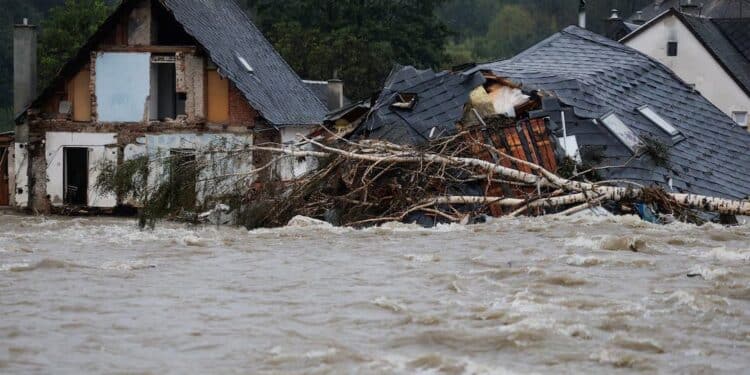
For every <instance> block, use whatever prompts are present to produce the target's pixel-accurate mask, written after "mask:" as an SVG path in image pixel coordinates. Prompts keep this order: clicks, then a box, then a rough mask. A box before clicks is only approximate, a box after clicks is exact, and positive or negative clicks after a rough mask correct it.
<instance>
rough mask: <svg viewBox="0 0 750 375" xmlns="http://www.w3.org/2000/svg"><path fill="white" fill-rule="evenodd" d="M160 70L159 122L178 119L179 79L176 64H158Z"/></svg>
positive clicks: (158, 73)
mask: <svg viewBox="0 0 750 375" xmlns="http://www.w3.org/2000/svg"><path fill="white" fill-rule="evenodd" d="M156 68H157V69H158V72H157V76H158V92H159V96H158V98H159V99H158V100H159V105H158V108H159V113H158V116H159V120H164V119H167V118H171V119H174V118H175V117H177V79H176V78H177V77H176V73H177V72H176V70H175V66H174V64H156Z"/></svg>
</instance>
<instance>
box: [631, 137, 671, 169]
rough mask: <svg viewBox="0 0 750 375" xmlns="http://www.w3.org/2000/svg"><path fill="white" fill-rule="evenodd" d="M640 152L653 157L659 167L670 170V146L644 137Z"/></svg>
mask: <svg viewBox="0 0 750 375" xmlns="http://www.w3.org/2000/svg"><path fill="white" fill-rule="evenodd" d="M641 142H642V144H641V147H640V149H639V150H638V152H639V153H640V154H642V155H647V156H650V157H651V160H652V161H653V162H654V164H656V165H657V166H660V167H663V168H669V146H667V145H666V144H664V143H663V142H661V141H659V140H658V139H656V138H651V137H642V138H641Z"/></svg>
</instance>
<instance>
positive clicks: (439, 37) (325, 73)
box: [243, 0, 449, 98]
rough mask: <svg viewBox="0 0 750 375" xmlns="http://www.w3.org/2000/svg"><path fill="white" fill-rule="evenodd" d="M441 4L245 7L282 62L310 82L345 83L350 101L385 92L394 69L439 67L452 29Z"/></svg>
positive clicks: (304, 2)
mask: <svg viewBox="0 0 750 375" xmlns="http://www.w3.org/2000/svg"><path fill="white" fill-rule="evenodd" d="M442 2H443V1H442V0H428V1H406V2H405V1H400V0H381V1H372V2H369V1H368V2H364V1H355V0H345V1H333V0H289V1H284V2H279V1H271V0H260V1H244V2H243V5H244V6H245V7H246V9H248V10H249V12H250V13H251V14H255V20H256V23H257V24H258V25H259V26H260V27H261V29H262V30H264V31H265V32H266V35H267V36H268V37H269V39H270V40H271V41H272V43H273V44H274V46H275V47H276V48H277V49H278V50H279V52H280V53H281V55H282V56H284V58H285V59H286V60H287V61H288V62H289V64H290V65H291V66H292V67H293V68H294V69H295V70H296V71H297V73H298V74H299V75H300V76H302V77H305V78H310V79H321V80H325V79H329V78H332V77H334V76H338V78H341V79H343V80H344V81H345V82H346V91H347V95H349V96H351V97H354V98H362V97H367V96H369V95H371V94H372V93H374V92H376V91H377V90H379V89H380V87H381V85H382V81H383V79H384V78H385V77H386V76H387V74H388V72H389V71H390V69H391V67H392V66H393V64H394V63H396V62H398V63H402V64H412V65H417V66H422V67H435V68H437V67H440V66H441V65H442V64H443V63H444V62H445V60H446V55H445V51H444V45H445V42H446V40H447V37H448V35H449V32H448V28H447V27H446V26H445V24H444V23H443V22H442V21H440V20H439V19H438V18H437V17H436V15H435V9H436V8H437V7H438V5H440V4H441V3H442Z"/></svg>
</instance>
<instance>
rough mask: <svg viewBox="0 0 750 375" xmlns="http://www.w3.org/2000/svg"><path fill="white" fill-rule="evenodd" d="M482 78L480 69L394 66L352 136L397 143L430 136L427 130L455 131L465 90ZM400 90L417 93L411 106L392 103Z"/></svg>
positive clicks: (417, 141)
mask: <svg viewBox="0 0 750 375" xmlns="http://www.w3.org/2000/svg"><path fill="white" fill-rule="evenodd" d="M484 82H485V79H484V76H482V74H481V73H480V72H474V73H468V74H467V73H451V72H439V73H436V72H434V71H432V70H429V69H427V70H417V69H416V68H414V67H412V66H406V67H400V66H397V67H395V68H394V69H393V71H392V72H391V74H390V76H389V77H388V79H387V80H386V83H385V88H384V89H383V91H382V92H381V94H380V96H379V97H378V99H377V101H376V102H375V105H374V106H373V107H372V110H371V112H370V114H369V117H368V118H367V120H365V122H363V124H362V125H361V126H359V127H358V128H357V129H356V130H355V131H354V132H353V137H357V136H364V135H367V136H368V138H374V139H382V140H387V141H390V142H394V143H398V144H416V145H419V144H422V143H424V142H425V141H427V140H428V139H430V133H432V135H433V137H438V136H444V135H448V134H452V133H455V132H456V123H458V121H459V120H460V119H461V118H462V117H463V112H464V105H466V103H467V102H468V101H469V94H470V93H471V91H472V90H473V89H474V88H476V87H478V86H480V85H482V84H483V83H484ZM400 93H408V94H416V95H417V101H416V104H415V106H414V107H413V108H412V109H400V108H394V107H392V104H393V103H394V102H396V101H397V99H398V96H399V94H400ZM433 128H434V129H435V130H434V131H433Z"/></svg>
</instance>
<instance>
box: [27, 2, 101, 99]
mask: <svg viewBox="0 0 750 375" xmlns="http://www.w3.org/2000/svg"><path fill="white" fill-rule="evenodd" d="M110 11H111V8H110V7H109V6H108V5H107V4H106V3H105V1H104V0H65V4H64V5H61V6H56V7H54V8H52V9H51V10H50V12H49V16H48V17H47V18H46V19H45V20H44V21H43V22H42V27H41V35H40V36H39V83H40V85H41V87H44V86H45V85H46V84H47V83H48V82H49V81H50V80H51V79H53V78H54V77H55V75H56V74H57V72H58V70H59V69H60V68H61V67H62V65H63V64H65V62H67V61H68V60H70V59H71V58H72V57H73V55H74V54H75V53H76V52H77V51H78V49H80V48H81V46H83V44H84V43H85V42H86V41H87V40H88V39H89V38H90V37H91V35H92V34H94V32H95V31H96V29H97V28H98V27H99V25H100V24H101V23H102V22H103V21H104V20H105V19H106V18H107V16H109V13H110Z"/></svg>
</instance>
